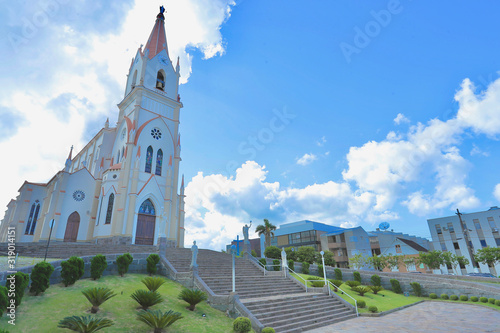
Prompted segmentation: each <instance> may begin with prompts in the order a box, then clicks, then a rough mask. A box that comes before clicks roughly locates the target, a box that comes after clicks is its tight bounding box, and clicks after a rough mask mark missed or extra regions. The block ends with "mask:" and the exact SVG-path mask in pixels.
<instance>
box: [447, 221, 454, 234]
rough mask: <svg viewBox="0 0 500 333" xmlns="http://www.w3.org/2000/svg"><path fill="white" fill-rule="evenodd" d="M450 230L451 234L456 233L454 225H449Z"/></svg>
mask: <svg viewBox="0 0 500 333" xmlns="http://www.w3.org/2000/svg"><path fill="white" fill-rule="evenodd" d="M448 230H449V231H450V233H453V232H455V229H454V228H453V223H448Z"/></svg>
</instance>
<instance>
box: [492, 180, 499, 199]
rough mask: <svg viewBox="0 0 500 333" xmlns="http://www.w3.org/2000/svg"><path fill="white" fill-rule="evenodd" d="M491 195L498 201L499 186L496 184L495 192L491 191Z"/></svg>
mask: <svg viewBox="0 0 500 333" xmlns="http://www.w3.org/2000/svg"><path fill="white" fill-rule="evenodd" d="M493 195H494V196H495V198H496V199H497V200H498V201H500V184H497V185H496V186H495V190H494V191H493Z"/></svg>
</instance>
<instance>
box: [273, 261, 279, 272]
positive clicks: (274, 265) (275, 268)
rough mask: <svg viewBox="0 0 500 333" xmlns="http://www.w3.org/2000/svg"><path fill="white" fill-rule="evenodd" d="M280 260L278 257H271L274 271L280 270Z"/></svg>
mask: <svg viewBox="0 0 500 333" xmlns="http://www.w3.org/2000/svg"><path fill="white" fill-rule="evenodd" d="M280 266H281V265H280V261H279V260H278V259H273V269H274V270H275V271H279V270H280Z"/></svg>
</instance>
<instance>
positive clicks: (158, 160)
mask: <svg viewBox="0 0 500 333" xmlns="http://www.w3.org/2000/svg"><path fill="white" fill-rule="evenodd" d="M162 163H163V152H162V151H161V149H158V153H157V154H156V170H155V174H156V175H157V176H161V165H162Z"/></svg>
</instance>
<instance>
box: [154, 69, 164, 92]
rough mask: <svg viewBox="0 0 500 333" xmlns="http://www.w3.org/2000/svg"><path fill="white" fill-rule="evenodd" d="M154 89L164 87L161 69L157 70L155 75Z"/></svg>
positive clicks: (162, 88)
mask: <svg viewBox="0 0 500 333" xmlns="http://www.w3.org/2000/svg"><path fill="white" fill-rule="evenodd" d="M156 89H160V90H162V91H163V90H164V89H165V75H164V74H163V72H162V71H158V74H157V75H156Z"/></svg>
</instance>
